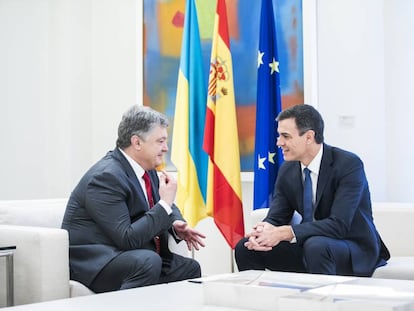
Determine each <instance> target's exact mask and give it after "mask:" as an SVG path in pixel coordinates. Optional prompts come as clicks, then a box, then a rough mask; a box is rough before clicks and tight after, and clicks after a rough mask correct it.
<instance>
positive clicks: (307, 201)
mask: <svg viewBox="0 0 414 311" xmlns="http://www.w3.org/2000/svg"><path fill="white" fill-rule="evenodd" d="M303 172H304V173H305V181H304V182H303V222H309V221H313V217H312V209H313V208H312V205H313V203H312V179H311V176H310V172H311V171H310V170H309V169H308V168H307V167H305V168H304V169H303Z"/></svg>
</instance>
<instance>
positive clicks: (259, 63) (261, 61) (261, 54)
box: [257, 51, 264, 68]
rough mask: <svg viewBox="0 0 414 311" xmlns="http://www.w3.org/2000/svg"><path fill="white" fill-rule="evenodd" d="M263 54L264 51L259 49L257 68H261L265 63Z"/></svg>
mask: <svg viewBox="0 0 414 311" xmlns="http://www.w3.org/2000/svg"><path fill="white" fill-rule="evenodd" d="M263 55H264V52H260V51H257V68H259V67H260V65H263Z"/></svg>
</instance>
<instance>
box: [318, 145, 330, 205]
mask: <svg viewBox="0 0 414 311" xmlns="http://www.w3.org/2000/svg"><path fill="white" fill-rule="evenodd" d="M332 162H333V158H332V148H331V147H330V146H329V145H326V144H324V145H323V154H322V160H321V167H320V169H319V177H318V185H317V188H316V202H315V210H316V208H318V204H319V201H320V198H321V197H322V194H323V191H324V189H325V187H326V184H327V183H328V181H329V180H330V177H331V175H332Z"/></svg>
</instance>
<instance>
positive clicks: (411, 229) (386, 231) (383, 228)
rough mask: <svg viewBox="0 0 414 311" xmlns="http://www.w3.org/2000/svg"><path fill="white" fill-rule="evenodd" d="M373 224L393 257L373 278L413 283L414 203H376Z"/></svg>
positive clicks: (256, 216)
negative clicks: (403, 280)
mask: <svg viewBox="0 0 414 311" xmlns="http://www.w3.org/2000/svg"><path fill="white" fill-rule="evenodd" d="M267 212H268V209H259V210H254V211H253V212H252V213H251V225H254V224H255V223H257V222H259V221H262V220H263V219H264V218H265V216H266V214H267ZM373 216H374V223H375V225H376V227H377V230H378V232H379V233H380V235H381V237H382V239H383V241H384V243H385V245H386V246H387V247H388V249H389V251H390V253H391V259H390V260H389V261H388V264H387V265H386V266H383V267H380V268H378V269H377V270H376V271H375V272H374V275H373V277H374V278H385V279H405V280H414V246H413V244H412V243H411V237H412V236H414V203H389V202H381V203H373Z"/></svg>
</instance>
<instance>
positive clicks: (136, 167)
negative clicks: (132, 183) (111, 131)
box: [118, 148, 145, 180]
mask: <svg viewBox="0 0 414 311" xmlns="http://www.w3.org/2000/svg"><path fill="white" fill-rule="evenodd" d="M118 149H119V151H121V153H122V154H123V155H124V156H125V158H126V159H127V161H128V162H129V164H130V165H131V166H132V169H133V171H134V173H135V175H136V176H137V178H138V180H140V178H142V176H143V175H144V173H145V170H144V169H143V168H142V167H141V165H139V164H138V163H137V162H135V160H134V159H132V158H131V157H130V156H129V155H127V154H126V153H125V151H123V150H122V149H121V148H118Z"/></svg>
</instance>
